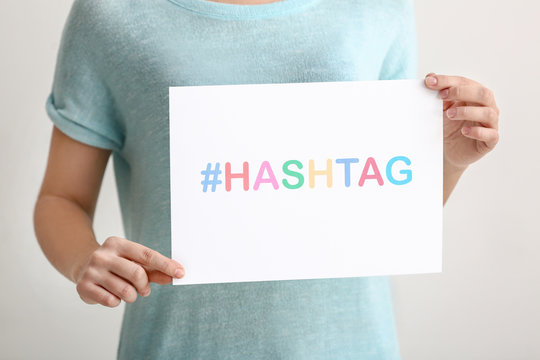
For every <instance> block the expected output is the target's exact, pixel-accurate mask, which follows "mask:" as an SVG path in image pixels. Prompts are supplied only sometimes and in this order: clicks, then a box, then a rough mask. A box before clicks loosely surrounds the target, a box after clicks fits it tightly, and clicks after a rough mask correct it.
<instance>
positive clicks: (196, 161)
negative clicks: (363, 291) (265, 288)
mask: <svg viewBox="0 0 540 360" xmlns="http://www.w3.org/2000/svg"><path fill="white" fill-rule="evenodd" d="M169 101H170V176H171V227H172V228H171V231H172V239H171V241H172V258H173V259H175V260H177V261H179V262H180V263H181V264H183V265H184V267H185V269H186V274H185V276H184V277H183V278H182V279H175V280H174V281H173V284H175V285H182V284H205V283H224V282H244V281H268V280H293V279H314V278H342V277H359V276H378V275H397V274H415V273H434V272H440V271H442V170H443V168H442V166H443V153H442V149H443V148H442V146H443V130H442V100H440V99H439V98H438V95H437V92H436V91H432V90H429V89H427V88H426V87H425V86H424V84H423V80H420V79H412V80H382V81H344V82H312V83H287V84H242V85H209V86H180V87H171V88H170V89H169ZM395 157H399V158H397V160H396V159H394V161H393V163H390V166H389V161H390V160H391V159H393V158H395ZM368 158H371V160H369V161H368ZM404 158H406V159H408V160H410V165H407V162H406V160H405V159H404ZM338 159H341V160H339V161H336V160H338ZM343 159H349V160H343ZM351 159H352V160H351ZM290 160H296V161H298V162H299V163H298V162H288V161H290ZM310 160H313V168H312V169H313V170H314V171H311V172H312V174H313V180H314V183H312V184H310V166H309V162H310ZM244 162H247V164H248V165H247V166H248V169H247V170H248V171H246V172H245V174H249V179H246V180H247V184H246V185H247V187H248V190H247V191H246V190H244V179H243V178H240V177H234V174H239V173H242V171H243V169H244V168H243V166H244V165H243V164H244ZM287 162H288V163H287ZM327 162H330V167H331V169H332V176H329V175H328V174H327V175H324V174H317V173H316V171H323V170H325V169H327V166H328V164H327ZM217 163H219V172H218V171H216V170H217V168H216V167H217ZM226 163H230V173H231V174H232V175H233V176H229V179H230V191H227V189H226V178H227V176H226ZM284 163H286V164H287V169H289V173H288V174H286V173H285V172H284V170H283V165H284ZM346 163H348V165H347V164H346ZM300 164H301V165H300ZM366 164H367V170H366V171H364V168H365V167H366ZM296 165H299V166H302V168H301V169H299V166H296ZM374 165H375V166H376V167H377V169H378V170H379V173H380V177H377V174H376V170H375V167H374ZM207 166H208V169H209V170H210V171H209V172H208V174H207V175H208V176H206V175H204V172H205V171H206V170H207ZM261 167H262V172H260V171H261ZM347 167H349V176H348V178H349V186H346V181H347V176H346V170H345V169H346V168H347ZM387 167H388V168H389V171H390V174H388V173H387V170H388V169H387ZM407 170H408V171H409V172H407ZM291 171H294V172H296V173H300V174H301V175H302V176H303V178H304V182H303V185H302V186H300V187H298V188H296V189H294V188H288V187H287V186H285V184H284V182H283V181H284V180H286V181H287V184H288V186H289V187H295V186H298V182H299V177H300V175H296V177H295V176H291V175H290V174H291ZM213 173H216V174H215V176H216V178H215V179H216V180H217V181H215V182H214V174H213ZM271 173H273V176H272V174H271ZM363 173H364V176H362V174H363ZM237 176H240V175H237ZM409 176H410V177H409ZM205 177H206V180H207V184H206V185H203V183H204V182H205ZM362 178H363V180H364V181H363V184H362V186H360V185H359V183H360V182H361V179H362ZM274 180H275V181H274ZM328 181H331V184H330V183H328ZM379 181H382V184H380V183H379ZM213 182H214V185H212V183H213ZM219 182H220V183H219ZM276 185H277V189H276V188H275V186H276ZM310 185H313V187H311V186H310ZM329 185H331V186H329ZM205 186H206V189H205V188H204V187H205ZM204 190H206V191H204Z"/></svg>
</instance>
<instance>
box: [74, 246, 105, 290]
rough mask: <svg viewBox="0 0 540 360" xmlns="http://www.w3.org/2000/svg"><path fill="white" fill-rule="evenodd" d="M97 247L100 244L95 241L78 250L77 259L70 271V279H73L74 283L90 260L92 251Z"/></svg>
mask: <svg viewBox="0 0 540 360" xmlns="http://www.w3.org/2000/svg"><path fill="white" fill-rule="evenodd" d="M99 248H100V245H99V244H98V243H97V242H95V243H93V244H92V245H91V246H89V247H88V248H86V249H84V250H83V251H81V252H80V255H79V256H77V259H76V260H75V262H74V263H73V267H72V269H71V272H70V280H71V281H73V282H74V283H78V281H79V279H80V278H81V276H82V273H83V271H84V269H85V268H86V265H87V264H88V261H89V260H90V256H91V255H92V254H93V253H94V251H96V250H97V249H99Z"/></svg>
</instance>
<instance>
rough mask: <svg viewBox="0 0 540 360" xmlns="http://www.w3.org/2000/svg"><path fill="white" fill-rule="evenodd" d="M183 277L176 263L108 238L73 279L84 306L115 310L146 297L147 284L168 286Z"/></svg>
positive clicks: (148, 250) (133, 245) (124, 241)
mask: <svg viewBox="0 0 540 360" xmlns="http://www.w3.org/2000/svg"><path fill="white" fill-rule="evenodd" d="M183 276H184V268H183V266H182V265H181V264H179V263H178V262H176V261H174V260H172V259H169V258H168V257H166V256H164V255H162V254H160V253H159V252H157V251H155V250H152V249H149V248H147V247H145V246H143V245H141V244H138V243H136V242H133V241H130V240H127V239H123V238H120V237H116V236H111V237H109V238H107V239H106V240H105V242H104V243H103V245H101V246H100V247H98V248H97V249H96V250H95V251H94V252H92V253H91V254H90V256H89V257H88V261H87V262H86V264H85V265H83V266H82V268H81V270H80V271H79V274H78V276H77V279H76V283H77V292H78V293H79V296H80V297H81V299H82V300H83V301H84V302H85V303H87V304H101V305H104V306H108V307H116V306H118V305H119V304H120V302H121V300H124V301H125V302H128V303H132V302H134V301H135V300H137V293H139V294H140V295H141V296H148V295H150V282H155V283H158V284H162V285H164V284H168V283H170V282H171V281H172V278H173V277H174V278H181V277H183Z"/></svg>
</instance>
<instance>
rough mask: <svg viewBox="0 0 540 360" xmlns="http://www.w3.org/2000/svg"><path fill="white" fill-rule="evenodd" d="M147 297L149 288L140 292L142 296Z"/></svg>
mask: <svg viewBox="0 0 540 360" xmlns="http://www.w3.org/2000/svg"><path fill="white" fill-rule="evenodd" d="M148 295H150V287H148V289H146V290H144V291H143V292H142V296H148Z"/></svg>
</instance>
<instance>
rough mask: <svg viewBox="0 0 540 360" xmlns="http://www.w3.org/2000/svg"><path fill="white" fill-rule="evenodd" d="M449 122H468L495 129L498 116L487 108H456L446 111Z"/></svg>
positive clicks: (491, 109)
mask: <svg viewBox="0 0 540 360" xmlns="http://www.w3.org/2000/svg"><path fill="white" fill-rule="evenodd" d="M446 116H447V117H448V118H449V119H450V120H469V121H476V122H479V123H481V124H483V125H485V126H487V127H490V128H494V129H497V128H498V119H499V115H498V114H497V112H496V111H495V110H494V109H493V108H491V107H487V106H457V107H451V108H449V109H448V110H446Z"/></svg>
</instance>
